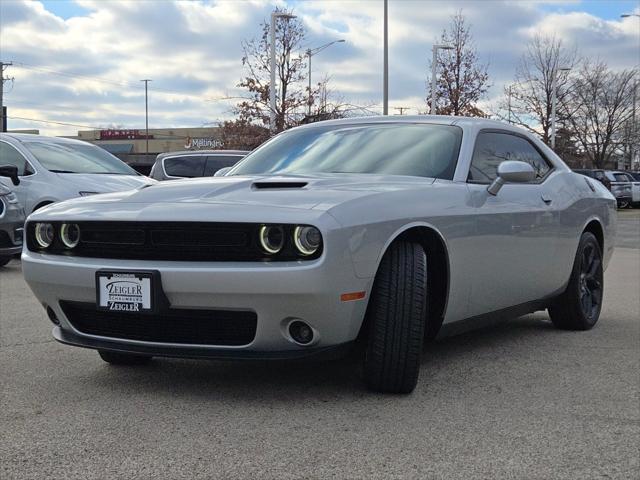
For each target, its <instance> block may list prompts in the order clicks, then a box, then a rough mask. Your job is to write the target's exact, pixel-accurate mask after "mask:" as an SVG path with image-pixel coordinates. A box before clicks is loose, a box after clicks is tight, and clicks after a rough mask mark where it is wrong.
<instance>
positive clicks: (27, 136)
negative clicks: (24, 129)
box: [0, 132, 91, 145]
mask: <svg viewBox="0 0 640 480" xmlns="http://www.w3.org/2000/svg"><path fill="white" fill-rule="evenodd" d="M0 138H11V139H12V140H14V141H16V142H19V143H24V142H34V141H35V142H44V143H62V144H74V145H87V144H89V145H91V144H90V143H89V142H85V141H83V140H76V139H74V138H64V137H49V136H47V135H38V134H34V133H6V132H5V133H0Z"/></svg>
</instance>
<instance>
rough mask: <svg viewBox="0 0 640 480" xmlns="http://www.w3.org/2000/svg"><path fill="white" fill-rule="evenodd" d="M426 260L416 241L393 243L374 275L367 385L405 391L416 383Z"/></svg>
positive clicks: (425, 282) (372, 387)
mask: <svg viewBox="0 0 640 480" xmlns="http://www.w3.org/2000/svg"><path fill="white" fill-rule="evenodd" d="M426 308H427V257H426V255H425V252H424V250H423V248H422V246H420V245H419V244H417V243H411V242H396V243H394V244H392V245H391V247H389V250H388V251H387V252H386V253H385V255H384V257H383V258H382V262H381V264H380V268H379V269H378V273H377V274H376V278H375V281H374V285H373V290H372V292H371V300H370V305H369V307H368V310H367V317H368V318H367V322H368V324H369V327H370V331H369V336H368V343H367V349H366V353H365V359H364V377H365V382H366V383H367V386H368V387H369V388H370V389H372V390H375V391H378V392H390V393H411V392H412V391H413V389H414V388H415V387H416V384H417V382H418V374H419V372H420V359H421V357H422V345H423V340H424V329H425V323H426Z"/></svg>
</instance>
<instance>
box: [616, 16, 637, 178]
mask: <svg viewBox="0 0 640 480" xmlns="http://www.w3.org/2000/svg"><path fill="white" fill-rule="evenodd" d="M631 17H637V18H640V14H638V13H623V14H622V15H620V18H631ZM637 91H638V80H636V81H635V82H634V83H633V110H632V111H631V129H632V134H631V144H630V145H629V168H631V169H632V168H633V160H634V159H635V156H634V154H635V150H634V145H635V142H636V136H637V134H638V128H637V126H636V93H637Z"/></svg>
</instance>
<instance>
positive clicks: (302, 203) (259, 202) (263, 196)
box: [85, 174, 434, 210]
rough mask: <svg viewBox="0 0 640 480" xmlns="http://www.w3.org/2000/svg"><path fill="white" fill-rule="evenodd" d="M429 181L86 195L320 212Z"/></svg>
mask: <svg viewBox="0 0 640 480" xmlns="http://www.w3.org/2000/svg"><path fill="white" fill-rule="evenodd" d="M433 182H434V179H432V178H420V177H409V176H398V175H373V174H318V175H313V176H303V175H287V176H230V177H208V178H201V179H186V180H174V181H171V182H158V183H157V184H155V185H153V186H149V187H146V188H141V189H138V190H132V191H126V192H119V193H114V194H109V195H99V196H95V197H90V202H92V203H103V204H104V203H112V202H118V203H138V204H139V203H144V204H157V203H173V204H185V203H186V204H224V205H249V206H271V207H282V208H296V209H315V208H318V209H322V210H325V209H328V208H331V207H332V206H334V205H336V204H339V203H342V202H344V201H348V200H351V199H355V198H361V197H364V196H369V195H375V194H378V193H381V192H385V191H393V190H399V189H407V188H411V186H415V188H418V187H419V186H424V185H425V184H431V183H433ZM86 205H87V203H85V206H86Z"/></svg>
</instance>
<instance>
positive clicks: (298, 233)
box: [293, 225, 322, 256]
mask: <svg viewBox="0 0 640 480" xmlns="http://www.w3.org/2000/svg"><path fill="white" fill-rule="evenodd" d="M293 243H295V245H296V248H297V249H298V251H299V252H300V253H301V254H302V255H305V256H308V255H313V254H314V253H316V252H317V251H318V248H320V245H321V244H322V235H321V234H320V230H318V229H317V228H316V227H311V226H301V225H299V226H297V227H296V228H295V230H294V231H293Z"/></svg>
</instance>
